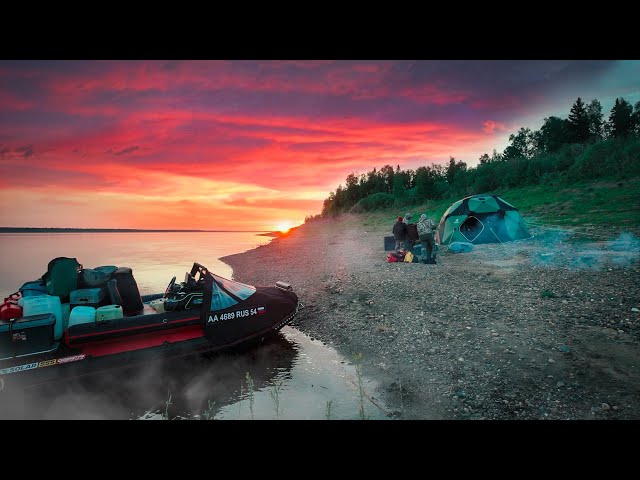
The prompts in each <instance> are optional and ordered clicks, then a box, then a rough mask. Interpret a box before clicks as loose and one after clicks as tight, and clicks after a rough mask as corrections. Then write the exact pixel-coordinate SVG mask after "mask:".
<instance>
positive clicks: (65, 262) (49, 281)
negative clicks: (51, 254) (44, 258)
mask: <svg viewBox="0 0 640 480" xmlns="http://www.w3.org/2000/svg"><path fill="white" fill-rule="evenodd" d="M80 270H82V265H80V264H79V263H78V261H77V260H76V259H75V258H68V257H58V258H54V259H53V260H51V261H50V262H49V265H48V266H47V273H45V274H44V275H43V276H42V281H43V282H44V284H45V285H46V287H47V293H48V294H49V295H55V296H58V297H60V299H61V300H62V301H63V302H64V301H65V300H67V299H68V297H69V294H70V293H71V292H72V291H74V290H77V289H78V274H79V273H80Z"/></svg>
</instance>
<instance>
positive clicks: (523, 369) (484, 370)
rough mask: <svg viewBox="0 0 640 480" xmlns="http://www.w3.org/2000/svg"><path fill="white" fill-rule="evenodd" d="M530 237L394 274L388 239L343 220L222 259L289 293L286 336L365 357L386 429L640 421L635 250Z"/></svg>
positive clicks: (357, 219) (246, 278)
mask: <svg viewBox="0 0 640 480" xmlns="http://www.w3.org/2000/svg"><path fill="white" fill-rule="evenodd" d="M390 229H391V226H390V227H389V230H390ZM532 233H534V234H535V235H534V238H533V239H532V240H527V241H526V242H524V241H522V242H511V243H510V244H506V243H505V244H488V245H478V246H477V247H476V248H474V250H473V251H472V252H469V253H464V254H453V253H451V252H448V251H447V250H446V249H445V248H442V247H441V248H440V251H439V253H438V263H437V265H423V264H404V263H391V264H390V263H387V262H386V252H384V250H383V236H384V235H387V233H386V229H384V228H381V227H371V226H365V225H364V217H361V216H356V215H345V216H343V217H340V218H337V219H324V220H318V221H313V222H310V223H308V224H304V225H302V226H300V227H299V228H297V229H296V231H295V232H292V234H291V235H288V236H282V237H277V238H274V239H273V240H272V241H271V242H269V243H268V244H266V245H261V246H259V247H257V248H255V249H252V250H249V251H247V252H244V253H239V254H234V255H229V256H226V257H221V258H220V260H221V261H223V262H225V263H227V264H228V265H229V266H230V267H231V268H232V269H233V278H234V279H236V280H238V281H241V282H246V283H249V284H257V285H272V284H274V283H275V282H276V281H278V280H283V281H286V282H289V283H291V284H292V286H293V288H294V291H296V293H298V295H299V297H300V301H301V302H302V303H303V305H304V308H303V309H301V311H300V313H299V315H298V316H297V317H296V319H295V321H294V322H293V323H292V326H293V327H295V328H297V329H299V330H301V331H303V332H304V333H305V334H307V335H309V336H311V337H315V338H317V339H319V340H321V341H322V342H324V343H326V344H329V345H330V346H332V347H333V348H335V349H336V350H338V352H339V353H340V354H341V355H343V356H344V357H345V358H347V359H350V360H351V361H353V360H354V359H355V356H356V355H357V354H362V367H363V371H364V372H365V374H367V375H368V376H369V377H370V378H372V379H374V380H376V381H377V382H378V383H379V385H380V387H379V388H378V391H376V392H368V393H369V394H371V395H373V396H375V397H382V398H383V399H384V401H385V402H386V404H387V405H389V407H390V408H391V409H392V411H393V417H394V418H400V419H445V420H449V419H610V418H616V419H634V418H638V417H639V416H640V405H639V404H638V402H637V398H638V395H640V372H638V370H639V369H638V368H636V367H634V366H637V365H638V363H640V348H639V345H640V314H639V313H638V312H640V310H639V308H640V292H639V291H638V289H637V285H638V284H640V269H639V267H640V247H638V245H640V244H639V243H636V244H633V245H632V248H631V250H629V249H627V251H623V252H620V249H619V248H618V249H617V250H616V249H611V250H607V246H606V245H604V246H602V245H600V246H598V247H597V249H598V250H594V249H595V248H596V247H594V246H593V245H592V244H586V243H585V244H584V245H583V246H580V245H578V246H576V244H575V243H571V242H570V241H567V242H565V241H562V240H560V239H559V238H557V237H556V236H554V235H555V234H554V233H553V230H548V231H547V230H545V229H544V228H542V227H541V228H539V229H536V230H535V231H534V232H532ZM598 252H599V253H598ZM596 254H598V255H600V257H598V256H596ZM623 254H624V255H623ZM625 255H626V256H625ZM594 259H595V260H594ZM576 262H578V263H576ZM580 262H582V263H580ZM594 262H595V263H594ZM632 309H634V310H632Z"/></svg>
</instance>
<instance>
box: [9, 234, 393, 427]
mask: <svg viewBox="0 0 640 480" xmlns="http://www.w3.org/2000/svg"><path fill="white" fill-rule="evenodd" d="M270 239H271V238H270V237H264V236H259V235H256V234H252V233H227V232H225V233H181V232H175V233H174V232H172V233H59V234H0V254H1V257H0V294H3V295H4V296H6V295H8V294H9V293H12V292H15V291H16V290H17V289H18V288H19V287H20V286H21V285H22V284H23V283H24V282H26V281H29V280H35V279H37V278H38V277H40V276H41V275H42V274H43V273H44V272H45V271H46V268H47V263H48V262H49V261H50V260H51V259H53V258H55V257H61V256H66V257H75V258H77V259H78V261H79V262H80V263H81V264H83V265H84V266H85V267H88V268H91V267H97V266H100V265H117V266H127V267H131V268H132V269H133V273H134V276H135V278H136V281H137V283H138V286H139V288H140V291H141V294H143V295H144V294H148V293H157V292H162V291H164V289H165V288H166V286H167V284H168V283H169V280H171V277H173V276H174V275H175V276H177V277H178V281H181V280H182V278H183V277H184V272H186V271H188V270H190V268H191V265H192V264H193V262H194V261H197V262H199V263H201V264H203V265H205V266H207V267H208V268H210V269H211V270H212V271H214V272H216V273H218V274H220V275H222V276H223V277H226V278H232V276H233V272H232V270H231V268H230V267H229V266H228V265H226V264H224V263H222V262H221V261H220V260H218V258H219V257H222V256H225V255H230V254H233V253H239V252H242V251H245V250H248V249H252V248H255V247H256V246H258V245H262V244H265V243H268V242H269V241H270ZM237 280H239V281H242V279H241V278H239V279H237ZM282 280H286V279H282ZM274 281H275V279H274ZM294 287H295V286H294ZM302 300H304V299H302ZM251 386H252V388H250V387H251ZM360 386H362V391H363V392H364V395H361V393H360ZM376 387H377V384H376V383H375V382H373V381H372V380H370V379H367V378H366V377H359V375H358V372H357V369H356V367H355V366H354V365H353V363H352V362H351V361H350V359H345V358H343V357H341V356H340V355H339V354H338V353H337V352H336V351H335V350H334V349H332V348H330V347H328V346H326V345H324V344H323V343H321V342H319V341H318V340H311V339H310V338H309V337H307V336H306V335H305V334H303V333H302V332H300V331H298V330H296V329H295V328H291V327H285V328H284V329H283V330H282V332H280V333H279V334H278V335H276V336H274V337H272V338H270V339H268V340H266V341H264V342H262V343H261V344H258V345H254V346H252V347H250V348H245V349H243V350H242V351H235V352H230V353H227V354H223V355H208V356H203V355H191V356H187V357H183V358H179V359H172V360H165V361H156V362H152V363H149V364H146V365H144V366H143V367H136V368H126V369H121V370H119V371H116V372H112V373H109V374H101V375H93V376H89V377H86V378H84V379H82V380H75V381H66V382H58V383H56V384H51V385H47V386H44V387H38V388H37V389H29V390H28V391H27V393H26V395H25V396H24V397H23V398H21V399H20V400H19V402H20V403H21V404H24V407H23V410H22V411H23V415H24V416H25V417H26V418H45V419H57V418H73V419H98V418H99V419H138V418H140V419H160V418H164V417H165V416H168V417H169V418H178V419H183V418H187V419H192V418H202V417H207V418H214V419H223V420H224V419H250V418H254V419H274V418H280V419H326V418H327V415H328V416H329V418H331V419H358V418H360V415H361V408H364V415H365V416H366V418H370V419H385V418H388V417H387V415H386V413H387V411H388V409H387V408H386V406H385V405H384V404H383V402H382V401H381V400H379V399H377V398H375V394H374V392H375V389H376ZM8 398H9V397H8V395H7V394H6V392H0V410H1V409H2V402H8V401H10V400H8ZM12 398H13V397H12ZM12 401H14V400H12ZM0 416H1V415H0Z"/></svg>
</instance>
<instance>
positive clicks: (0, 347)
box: [0, 259, 299, 386]
mask: <svg viewBox="0 0 640 480" xmlns="http://www.w3.org/2000/svg"><path fill="white" fill-rule="evenodd" d="M73 260H74V261H75V259H73ZM114 268H115V267H114ZM127 270H128V273H129V275H130V279H129V284H128V285H130V284H131V283H133V285H135V281H134V280H133V277H132V275H131V270H130V269H127ZM175 278H176V277H173V279H172V280H171V282H170V284H169V286H168V287H167V290H166V291H165V293H164V294H157V295H148V296H146V297H142V298H141V297H140V294H139V293H138V292H137V285H136V286H135V293H134V294H133V295H131V294H130V292H127V293H128V298H125V297H127V295H125V294H123V295H122V298H121V299H120V300H122V301H120V302H117V303H118V304H123V305H124V304H126V303H127V302H128V301H129V300H131V298H132V297H135V298H136V299H137V301H139V304H140V308H139V309H136V311H135V312H134V313H133V314H130V315H123V314H122V313H120V314H119V316H117V315H114V316H113V317H110V318H107V319H105V320H100V319H98V318H97V317H96V316H95V313H94V314H91V315H87V316H82V315H78V316H74V312H75V311H77V310H78V308H85V309H88V310H87V311H90V310H91V308H92V307H78V306H75V308H74V309H73V310H72V311H71V315H70V316H69V317H67V318H66V319H63V318H62V317H63V315H62V313H61V310H60V299H59V298H58V297H55V296H51V295H44V294H41V295H38V296H34V297H32V298H35V301H32V300H29V299H25V301H24V305H26V304H27V302H31V303H34V304H38V305H45V307H46V308H45V312H44V314H40V315H32V316H25V317H22V318H13V319H10V320H7V321H5V320H2V321H0V379H2V380H3V382H4V383H7V382H10V383H11V382H13V381H14V380H15V381H16V382H19V384H20V385H22V386H30V385H35V384H39V383H44V382H48V381H52V380H57V379H61V378H70V377H75V376H78V375H84V374H87V373H96V372H104V371H108V370H110V369H113V368H122V367H127V366H133V365H136V364H139V363H143V362H148V361H149V360H155V359H158V358H167V357H176V356H182V355H187V354H193V353H203V352H211V351H214V352H217V351H222V350H226V349H229V348H230V347H234V348H237V347H239V346H243V345H244V344H247V343H250V342H254V341H256V340H260V339H262V338H263V337H265V336H267V335H269V334H271V333H273V332H277V331H278V330H280V329H281V328H282V327H283V326H284V325H286V324H287V323H288V322H290V321H291V320H292V319H293V317H294V316H295V315H296V313H297V311H298V307H299V304H298V297H297V295H296V294H295V293H294V292H293V291H292V288H291V286H290V285H288V284H286V283H284V282H277V283H276V285H275V286H273V287H254V286H251V285H246V284H242V283H239V282H234V281H231V280H228V279H225V278H222V277H220V276H218V275H215V274H214V273H212V272H210V271H209V270H208V269H206V268H205V267H203V266H202V265H200V264H198V263H194V264H193V268H192V269H191V272H187V274H186V275H185V281H184V282H182V283H179V284H176V282H175ZM96 290H98V289H96ZM110 293H111V291H110ZM115 295H116V296H117V295H119V293H117V291H116V294H115ZM158 302H161V303H160V304H161V308H157V306H158V305H159V304H158ZM111 303H115V302H114V299H113V296H112V298H111ZM56 305H57V309H56V308H55V307H56ZM151 305H156V308H157V309H154V308H152V306H151ZM109 306H110V307H113V309H111V310H116V307H118V305H109ZM12 308H13V307H12ZM15 308H16V311H21V309H20V310H18V308H17V307H15ZM47 309H48V310H47ZM93 310H94V312H95V309H93ZM111 310H110V311H111ZM119 311H120V312H122V309H120V310H119ZM25 312H26V307H25ZM56 312H57V313H56ZM92 315H93V316H92Z"/></svg>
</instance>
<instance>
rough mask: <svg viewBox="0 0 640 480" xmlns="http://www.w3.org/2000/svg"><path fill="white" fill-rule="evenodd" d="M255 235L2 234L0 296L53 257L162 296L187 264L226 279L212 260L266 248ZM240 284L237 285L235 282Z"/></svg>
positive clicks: (36, 273) (227, 271) (228, 270)
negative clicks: (125, 270)
mask: <svg viewBox="0 0 640 480" xmlns="http://www.w3.org/2000/svg"><path fill="white" fill-rule="evenodd" d="M270 240H271V237H265V236H261V235H257V234H255V233H241V232H235V233H229V232H215V233H191V232H170V233H161V232H149V233H139V232H135V233H133V232H132V233H52V234H49V233H15V234H14V233H4V234H0V255H1V256H0V294H4V295H3V297H2V298H4V297H5V296H7V295H8V294H10V293H13V292H15V291H17V290H18V288H20V286H21V285H22V284H23V283H24V282H27V281H30V280H35V279H37V278H39V277H40V276H41V275H42V274H43V273H45V272H46V271H47V264H48V263H49V261H50V260H52V259H54V258H56V257H73V258H76V259H77V260H78V262H79V263H81V264H82V265H83V266H84V267H85V268H93V267H99V266H101V265H116V266H118V267H130V268H132V269H133V275H134V277H135V279H136V282H137V283H138V287H139V288H140V293H141V294H142V295H146V294H149V293H160V292H164V290H165V288H166V287H167V285H168V283H169V281H170V280H171V277H173V276H174V275H175V276H177V277H178V278H177V281H179V282H180V281H182V280H184V273H185V272H186V271H188V270H191V266H192V265H193V262H198V263H201V264H202V265H205V266H206V267H208V268H209V269H210V270H212V271H213V272H215V273H217V274H219V275H221V276H223V277H226V278H231V275H232V270H231V267H229V266H228V265H226V264H224V263H222V262H221V261H220V260H218V258H220V257H223V256H225V255H231V254H233V253H239V252H243V251H246V250H249V249H252V248H255V247H257V246H258V245H263V244H265V243H268V242H269V241H270ZM238 280H240V281H241V279H238Z"/></svg>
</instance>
